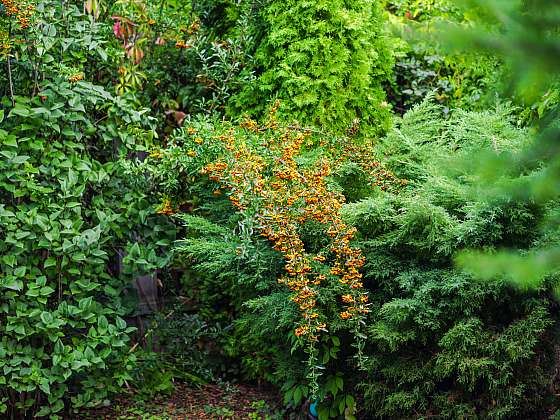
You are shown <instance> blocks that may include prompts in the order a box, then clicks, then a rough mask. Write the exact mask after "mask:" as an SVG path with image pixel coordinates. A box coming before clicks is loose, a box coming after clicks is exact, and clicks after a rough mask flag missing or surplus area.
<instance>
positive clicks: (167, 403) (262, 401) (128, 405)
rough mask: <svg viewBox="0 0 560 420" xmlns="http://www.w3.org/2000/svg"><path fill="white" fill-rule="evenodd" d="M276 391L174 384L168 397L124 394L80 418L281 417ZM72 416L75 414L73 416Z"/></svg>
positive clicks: (118, 419) (241, 386)
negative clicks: (148, 398)
mask: <svg viewBox="0 0 560 420" xmlns="http://www.w3.org/2000/svg"><path fill="white" fill-rule="evenodd" d="M279 403H280V401H279V398H278V395H277V394H276V393H275V391H273V390H271V389H269V388H262V387H256V386H249V385H231V384H228V383H225V384H222V385H204V386H202V387H198V388H193V387H192V386H189V385H186V384H176V385H175V391H174V393H173V394H172V395H170V396H168V397H164V396H162V397H161V398H156V399H154V400H153V401H137V400H136V399H135V398H134V393H133V392H131V393H129V394H128V395H123V396H122V397H120V398H119V399H118V400H116V401H114V402H113V403H112V404H111V405H110V406H107V407H103V408H99V409H93V410H90V411H88V412H86V413H84V414H82V415H80V417H79V418H81V419H92V420H93V419H107V420H108V419H111V420H129V419H130V420H132V419H142V420H156V419H157V420H160V419H161V420H171V419H189V420H195V419H196V420H198V419H216V420H218V419H219V420H222V419H224V420H225V419H235V420H238V419H239V420H241V419H254V420H257V419H259V420H260V419H267V420H269V419H270V420H273V419H282V418H284V416H283V415H282V414H281V413H280V411H279V409H278V406H279ZM74 418H75V417H74Z"/></svg>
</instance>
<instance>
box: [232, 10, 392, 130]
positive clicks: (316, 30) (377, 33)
mask: <svg viewBox="0 0 560 420" xmlns="http://www.w3.org/2000/svg"><path fill="white" fill-rule="evenodd" d="M259 19H260V22H258V23H257V26H258V27H260V28H261V30H262V31H263V33H262V35H263V36H262V38H261V39H262V40H261V41H260V43H259V44H258V45H257V46H256V53H255V58H256V61H257V63H258V66H259V71H260V76H259V77H258V80H257V82H256V83H255V84H253V85H251V86H247V87H246V88H245V89H244V90H243V91H242V92H241V94H239V95H237V96H236V97H235V98H234V99H233V101H232V102H231V103H230V105H231V108H232V110H235V111H238V110H241V111H244V112H246V110H247V109H254V110H255V112H254V113H262V112H263V111H264V110H265V109H266V107H267V106H268V104H269V103H270V102H271V101H273V100H275V99H280V101H281V108H280V111H279V116H280V117H282V118H285V119H287V120H294V119H295V120H297V121H299V122H300V123H302V124H306V125H314V126H321V127H323V128H324V129H327V130H329V131H340V130H344V129H345V128H347V127H349V126H352V125H353V124H354V125H355V123H356V119H358V120H359V121H360V126H361V127H362V128H363V127H369V128H370V129H371V128H374V130H375V131H382V130H383V129H384V128H386V127H387V126H388V123H389V116H390V113H389V109H388V108H387V105H386V102H385V93H384V91H383V89H382V83H383V81H384V80H386V79H387V76H388V74H389V72H390V71H391V68H392V64H393V63H392V55H391V53H390V51H389V48H388V46H387V41H386V39H385V37H384V35H383V31H382V22H381V11H380V9H379V7H378V6H376V5H375V2H373V1H372V0H364V1H354V0H319V1H307V0H303V1H302V0H274V1H271V2H270V3H269V4H268V5H267V6H265V7H263V8H262V9H261V10H260V12H259V18H258V19H257V20H259Z"/></svg>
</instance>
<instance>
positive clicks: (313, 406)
mask: <svg viewBox="0 0 560 420" xmlns="http://www.w3.org/2000/svg"><path fill="white" fill-rule="evenodd" d="M309 412H310V413H311V414H312V415H313V416H315V417H317V416H318V415H319V414H318V413H317V401H315V402H313V403H311V405H310V406H309Z"/></svg>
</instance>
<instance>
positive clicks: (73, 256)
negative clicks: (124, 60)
mask: <svg viewBox="0 0 560 420" xmlns="http://www.w3.org/2000/svg"><path fill="white" fill-rule="evenodd" d="M18 6H20V7H23V6H21V5H18ZM25 10H34V12H33V20H31V21H30V23H32V24H30V25H29V26H26V27H24V26H21V25H20V26H19V27H14V28H13V32H12V35H13V38H11V39H10V40H11V41H15V40H16V39H20V40H23V41H22V43H23V45H21V43H20V44H18V43H16V42H14V43H13V44H10V46H9V50H8V53H7V55H6V56H4V58H5V59H7V60H11V61H10V62H11V64H12V67H11V77H10V78H9V79H10V80H5V79H2V80H3V81H4V80H5V81H6V82H7V83H8V84H9V89H8V91H7V92H5V93H6V94H7V95H8V96H5V97H3V98H2V101H1V103H0V124H1V126H0V127H1V128H0V153H1V154H2V160H1V161H0V203H1V204H0V289H1V290H2V293H1V294H0V337H1V338H0V370H1V371H2V376H1V377H0V401H2V404H1V405H0V411H1V413H0V416H7V417H9V418H32V417H35V416H39V417H41V416H50V418H60V415H61V414H62V410H63V409H64V408H65V407H66V408H70V407H72V408H74V409H78V408H80V407H89V406H93V405H99V404H103V403H107V402H108V400H107V398H108V397H109V396H110V395H111V393H114V392H118V391H120V390H121V389H122V387H123V386H124V385H125V383H126V381H127V380H128V379H130V372H131V369H132V368H133V367H134V364H135V355H134V354H133V353H131V352H130V348H129V342H130V335H131V333H132V331H133V330H134V328H132V327H130V326H128V325H127V322H126V321H125V317H126V316H128V315H130V314H131V313H132V310H133V309H134V303H135V296H134V293H133V291H132V290H129V289H131V288H130V286H131V284H132V280H133V279H134V277H135V276H137V275H141V274H145V273H152V272H153V271H154V270H156V269H157V268H160V267H162V266H163V265H165V263H166V260H167V256H166V255H165V254H163V253H162V252H161V250H162V249H163V248H165V246H166V244H169V241H166V240H165V239H166V238H167V239H172V236H173V235H171V236H170V237H169V233H168V232H164V226H165V225H166V224H165V221H164V220H163V219H161V218H160V216H157V215H156V213H155V207H154V206H153V205H152V203H151V202H150V201H149V199H148V198H147V196H146V195H145V194H144V193H143V192H142V190H143V189H144V188H145V187H144V185H145V182H146V180H145V178H133V177H130V176H128V175H127V173H126V166H127V165H126V161H124V160H122V161H121V157H126V155H127V154H129V155H131V156H132V155H133V154H134V153H136V152H137V151H139V150H142V149H143V148H145V147H146V145H147V144H149V143H150V142H151V141H152V140H153V138H154V137H155V132H154V124H153V121H152V120H151V119H150V118H148V117H147V116H146V115H144V114H145V113H146V110H145V109H140V110H136V104H135V102H134V101H132V100H130V99H125V98H122V97H114V96H113V95H112V94H111V93H109V92H108V91H107V90H106V89H104V88H103V87H101V86H98V85H95V84H92V83H91V82H89V81H86V80H84V79H86V78H87V77H88V76H89V75H90V74H91V73H89V72H88V73H86V72H85V71H84V69H83V67H82V66H84V63H85V62H87V59H88V57H91V55H94V56H95V57H96V59H97V58H99V59H100V60H101V61H103V57H105V56H106V52H105V51H104V50H103V43H102V42H100V37H99V38H98V35H99V34H100V33H101V32H102V28H103V27H102V25H97V24H94V23H92V22H91V21H90V20H89V19H88V18H87V16H85V15H84V14H83V13H82V12H80V11H79V10H78V9H77V8H76V7H75V6H72V7H69V8H68V9H64V10H61V8H60V5H59V2H40V3H39V4H38V5H37V8H36V9H33V8H29V9H25ZM35 11H36V12H35ZM61 16H63V17H64V19H62V20H60V17H61ZM0 19H3V22H4V21H5V20H6V19H8V20H10V21H11V20H12V19H13V15H5V16H0ZM60 22H64V25H58V24H57V23H60ZM12 24H14V25H15V23H14V22H12ZM85 24H88V25H91V28H92V32H91V33H90V34H89V35H88V36H90V37H89V38H88V36H86V35H84V32H83V27H84V25H85ZM2 29H4V27H2ZM16 29H17V30H16ZM22 31H25V32H22ZM57 31H64V32H65V34H66V36H67V37H68V39H70V40H71V42H70V43H69V44H64V43H65V42H67V40H65V39H64V38H62V37H56V36H55V35H56V33H57ZM64 48H66V52H67V54H65V59H62V60H60V61H58V59H57V58H55V57H58V56H59V53H60V51H62V50H63V49H64ZM15 54H18V57H19V59H18V60H17V61H16V60H13V58H12V57H13V56H14V55H15ZM27 72H30V74H32V75H34V76H33V77H31V78H29V77H27V74H29V73H27ZM91 72H92V73H94V71H93V70H91ZM123 257H124V258H123Z"/></svg>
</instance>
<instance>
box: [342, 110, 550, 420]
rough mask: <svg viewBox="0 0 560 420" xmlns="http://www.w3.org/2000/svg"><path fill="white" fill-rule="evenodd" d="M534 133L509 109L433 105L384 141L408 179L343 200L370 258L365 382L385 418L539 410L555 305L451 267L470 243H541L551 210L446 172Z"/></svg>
mask: <svg viewBox="0 0 560 420" xmlns="http://www.w3.org/2000/svg"><path fill="white" fill-rule="evenodd" d="M529 139H530V137H529V134H528V132H526V131H524V130H520V129H516V128H514V126H512V125H511V124H510V123H509V122H508V112H507V110H497V111H494V112H483V113H475V112H463V111H456V112H453V113H452V115H451V117H450V118H449V119H446V118H444V117H443V113H442V110H441V108H440V107H438V106H436V105H433V104H431V103H429V102H425V103H423V104H422V105H420V106H417V107H415V108H414V109H413V110H412V111H409V112H408V113H407V114H406V115H405V117H404V119H403V121H402V122H401V123H400V125H399V127H398V128H396V129H395V130H394V131H392V132H391V133H390V134H389V135H388V136H387V138H385V139H384V140H383V141H382V142H381V144H380V145H379V146H378V152H379V153H382V154H384V155H385V156H386V159H385V164H386V165H387V167H388V168H389V169H392V170H394V171H395V173H397V174H398V176H400V177H403V178H405V179H407V180H408V181H409V182H408V183H407V184H406V186H405V187H404V188H402V189H401V191H400V192H399V193H398V194H391V193H383V194H376V195H374V196H372V197H370V198H368V199H366V200H363V201H360V202H357V203H352V204H349V205H347V206H346V207H345V212H346V215H347V218H348V219H347V220H348V221H350V222H351V223H352V224H354V225H355V226H357V227H358V229H359V231H360V233H361V235H362V237H361V240H360V242H361V244H362V245H361V246H362V249H363V251H364V255H365V256H366V261H367V263H366V265H365V268H364V279H365V284H366V285H367V286H368V287H369V288H370V293H371V296H372V301H374V302H375V304H374V306H373V307H374V308H376V310H374V314H373V315H372V317H371V320H370V323H369V325H368V328H369V329H368V338H369V340H370V343H371V345H372V347H371V353H370V355H371V357H370V363H371V365H370V370H369V373H368V375H367V379H365V380H363V381H362V384H361V385H360V386H359V389H360V390H361V391H362V392H363V393H364V403H365V405H366V407H367V410H368V411H369V412H372V413H376V414H377V415H378V416H382V417H395V418H413V417H416V416H418V415H429V414H431V415H440V416H443V417H453V418H455V417H482V418H512V417H517V416H520V417H525V418H529V417H534V416H541V415H543V413H545V412H546V410H547V409H548V407H549V406H550V404H553V403H554V402H553V401H554V397H553V396H552V395H551V394H550V391H549V388H548V387H549V386H550V382H549V381H550V377H547V375H548V374H549V369H550V366H551V359H550V358H551V357H552V354H550V353H551V348H552V347H551V346H552V343H553V341H552V337H553V336H552V334H551V332H552V330H551V326H552V325H553V324H555V323H556V322H557V321H558V317H557V316H556V315H553V314H554V308H555V303H554V302H553V301H552V300H551V297H550V295H548V294H547V293H546V292H545V291H544V290H541V291H540V292H539V291H535V292H529V293H528V292H526V291H524V290H522V289H515V288H513V287H511V286H509V285H508V284H507V283H506V281H505V279H504V278H503V277H502V278H500V277H494V278H492V279H490V281H488V282H486V283H479V282H475V281H473V279H472V277H471V276H470V275H469V274H468V273H465V272H462V271H461V270H459V269H455V268H453V255H454V254H455V252H457V251H458V250H460V249H462V248H463V247H466V248H471V249H481V248H484V249H487V250H490V249H499V248H501V247H504V246H512V247H516V248H518V249H525V250H528V249H531V248H532V247H533V246H535V241H537V240H538V238H539V235H540V233H539V231H538V230H537V229H535V226H536V225H539V224H540V223H542V222H543V220H544V219H545V217H546V213H547V211H546V208H545V207H544V206H543V205H539V204H536V203H515V202H512V201H511V200H508V199H507V198H502V199H494V200H488V201H485V200H484V198H483V197H481V196H478V195H476V193H473V190H472V189H471V188H470V186H471V185H476V182H477V178H476V177H475V176H473V175H472V174H469V173H468V172H465V171H460V170H456V171H453V172H448V171H447V170H446V169H445V166H446V164H445V162H446V159H448V157H449V156H461V155H463V156H471V155H472V154H473V153H476V151H478V152H479V153H481V152H482V151H484V150H491V151H493V152H494V153H495V152H496V151H497V152H498V153H500V152H503V151H508V152H510V151H513V152H514V153H515V152H517V153H520V152H521V151H522V150H523V149H524V148H526V147H527V145H528V143H529Z"/></svg>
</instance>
